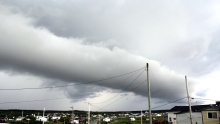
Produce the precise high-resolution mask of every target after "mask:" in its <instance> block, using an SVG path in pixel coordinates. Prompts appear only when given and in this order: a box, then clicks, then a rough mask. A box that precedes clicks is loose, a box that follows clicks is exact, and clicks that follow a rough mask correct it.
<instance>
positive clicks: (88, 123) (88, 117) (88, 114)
mask: <svg viewBox="0 0 220 124" xmlns="http://www.w3.org/2000/svg"><path fill="white" fill-rule="evenodd" d="M88 104H89V112H88V124H90V103H88Z"/></svg>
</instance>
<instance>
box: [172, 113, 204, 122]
mask: <svg viewBox="0 0 220 124" xmlns="http://www.w3.org/2000/svg"><path fill="white" fill-rule="evenodd" d="M176 121H177V124H191V123H190V114H189V112H187V113H181V114H177V117H176ZM192 121H193V124H203V123H202V113H201V112H193V113H192ZM196 122H197V123H196Z"/></svg>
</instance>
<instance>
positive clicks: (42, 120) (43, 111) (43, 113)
mask: <svg viewBox="0 0 220 124" xmlns="http://www.w3.org/2000/svg"><path fill="white" fill-rule="evenodd" d="M44 113H45V108H44V110H43V118H42V124H44Z"/></svg>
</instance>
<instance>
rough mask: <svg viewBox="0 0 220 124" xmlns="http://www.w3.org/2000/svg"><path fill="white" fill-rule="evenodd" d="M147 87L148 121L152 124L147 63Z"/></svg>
mask: <svg viewBox="0 0 220 124" xmlns="http://www.w3.org/2000/svg"><path fill="white" fill-rule="evenodd" d="M146 66H147V85H148V109H149V113H148V114H149V121H150V124H152V115H151V102H150V99H151V95H150V79H149V71H148V66H149V65H148V63H147V65H146Z"/></svg>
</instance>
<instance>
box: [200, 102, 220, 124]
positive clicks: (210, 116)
mask: <svg viewBox="0 0 220 124" xmlns="http://www.w3.org/2000/svg"><path fill="white" fill-rule="evenodd" d="M219 112H220V109H219V106H210V107H208V108H204V109H202V110H201V113H202V117H203V123H204V124H219V123H220V115H219Z"/></svg>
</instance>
